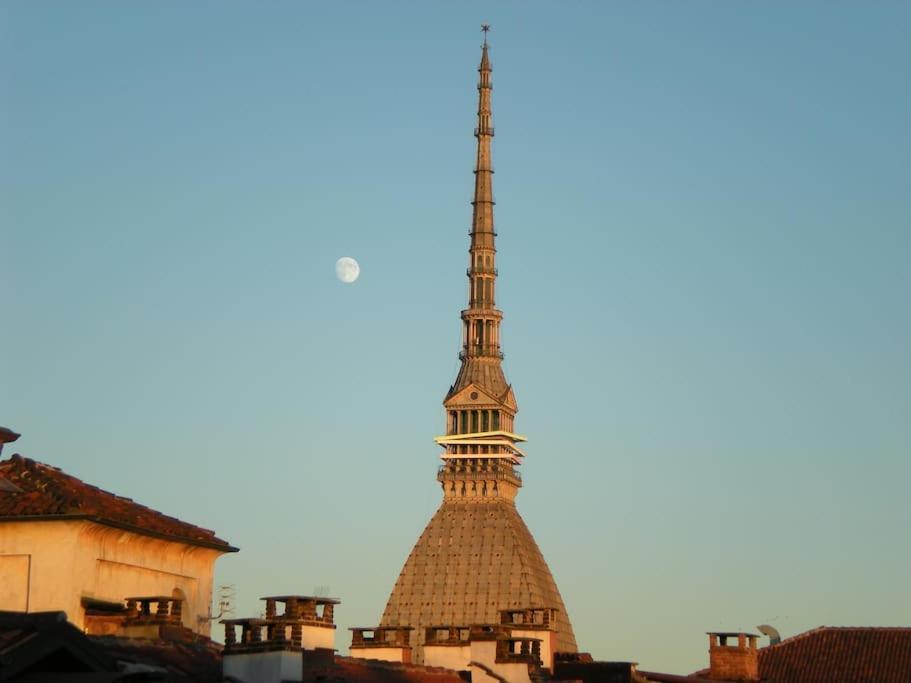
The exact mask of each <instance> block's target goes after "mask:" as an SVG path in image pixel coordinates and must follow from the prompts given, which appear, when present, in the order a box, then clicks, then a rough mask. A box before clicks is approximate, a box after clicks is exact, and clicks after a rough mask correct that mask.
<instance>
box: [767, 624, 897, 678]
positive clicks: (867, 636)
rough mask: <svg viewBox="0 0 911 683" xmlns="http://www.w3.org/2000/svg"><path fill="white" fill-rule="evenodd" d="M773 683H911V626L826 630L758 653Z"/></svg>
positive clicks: (800, 636)
mask: <svg viewBox="0 0 911 683" xmlns="http://www.w3.org/2000/svg"><path fill="white" fill-rule="evenodd" d="M759 677H760V678H761V679H762V680H763V681H768V683H798V681H799V682H800V683H832V681H837V682H838V683H862V682H863V683H866V682H871V683H872V682H874V681H875V683H908V681H909V680H911V628H886V627H867V628H855V627H832V626H821V627H819V628H817V629H813V630H812V631H807V632H806V633H801V634H800V635H798V636H794V637H793V638H788V639H787V640H783V641H781V642H780V643H778V644H777V645H771V646H769V647H766V648H762V649H761V650H759Z"/></svg>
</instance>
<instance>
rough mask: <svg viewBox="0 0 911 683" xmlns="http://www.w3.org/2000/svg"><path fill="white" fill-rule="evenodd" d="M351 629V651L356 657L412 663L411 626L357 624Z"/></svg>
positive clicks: (352, 655) (351, 654)
mask: <svg viewBox="0 0 911 683" xmlns="http://www.w3.org/2000/svg"><path fill="white" fill-rule="evenodd" d="M349 630H350V631H351V648H350V650H349V653H350V655H349V656H351V657H353V658H355V659H379V660H382V661H385V662H399V663H400V664H411V645H410V638H411V632H412V631H413V630H414V629H413V628H412V627H411V626H373V627H369V628H364V627H360V626H357V627H355V628H351V629H349Z"/></svg>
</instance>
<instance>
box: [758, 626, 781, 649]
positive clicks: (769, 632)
mask: <svg viewBox="0 0 911 683" xmlns="http://www.w3.org/2000/svg"><path fill="white" fill-rule="evenodd" d="M756 630H758V631H759V632H760V633H761V634H762V635H764V636H768V637H769V645H778V643H780V642H781V634H780V633H779V632H778V629H777V628H775V627H774V626H769V625H768V624H763V625H762V626H757V627H756Z"/></svg>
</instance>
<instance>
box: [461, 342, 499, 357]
mask: <svg viewBox="0 0 911 683" xmlns="http://www.w3.org/2000/svg"><path fill="white" fill-rule="evenodd" d="M477 356H493V357H495V358H499V359H500V360H503V352H502V351H500V347H499V346H497V345H496V344H468V345H467V346H465V347H464V348H463V349H462V350H461V351H459V360H465V359H466V358H474V357H477Z"/></svg>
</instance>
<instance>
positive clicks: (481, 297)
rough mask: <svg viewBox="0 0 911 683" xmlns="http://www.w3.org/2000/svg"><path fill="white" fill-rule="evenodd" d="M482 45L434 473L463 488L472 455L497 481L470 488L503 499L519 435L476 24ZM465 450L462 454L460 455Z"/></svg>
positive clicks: (449, 488)
mask: <svg viewBox="0 0 911 683" xmlns="http://www.w3.org/2000/svg"><path fill="white" fill-rule="evenodd" d="M482 30H483V31H484V44H483V45H482V46H481V64H480V65H479V66H478V74H479V78H478V120H477V126H476V127H475V131H474V134H475V137H476V138H477V140H478V149H477V156H476V159H475V167H474V175H475V182H474V199H473V200H472V202H471V204H472V207H473V210H472V219H471V233H470V235H471V245H470V247H469V249H468V254H469V258H468V271H467V275H468V308H466V309H465V310H463V311H462V351H461V353H459V358H461V360H462V367H461V368H460V369H459V375H458V377H456V381H455V382H454V383H453V385H452V386H451V387H450V388H449V393H447V395H446V399H445V400H444V401H443V405H444V406H445V407H446V411H447V416H448V419H447V423H446V424H447V428H446V434H445V435H444V436H441V437H437V440H436V441H437V443H439V444H440V445H441V446H443V448H444V449H445V450H444V452H443V455H442V458H443V460H444V463H445V464H444V466H443V469H442V470H441V471H440V472H439V475H438V479H439V480H440V482H441V483H443V490H444V493H445V494H446V495H447V496H450V495H460V494H461V495H464V494H463V493H462V492H463V491H466V490H467V489H466V487H465V486H464V480H465V477H464V476H463V474H464V472H466V471H470V470H473V469H474V467H475V465H476V464H477V462H479V461H478V458H479V457H480V458H481V459H483V460H486V461H487V462H488V465H487V466H488V467H489V468H490V469H489V471H493V472H495V473H496V474H497V475H498V476H499V477H500V481H498V483H497V484H495V485H492V486H490V487H489V488H488V487H486V486H485V487H484V488H483V490H481V491H478V495H480V496H482V497H483V496H486V495H491V496H494V497H500V498H506V499H509V500H511V499H512V498H513V497H515V494H516V492H517V489H518V488H519V486H521V479H520V477H519V474H518V472H517V471H516V470H515V469H514V466H515V465H518V464H520V462H521V458H522V457H523V455H524V454H523V453H522V451H521V450H520V449H519V448H518V446H517V445H516V444H517V442H519V441H524V440H525V439H524V438H523V437H521V436H519V435H518V434H514V433H513V432H512V430H513V422H514V418H515V415H516V412H518V407H517V405H516V400H515V396H514V395H513V391H512V387H511V386H510V385H509V384H508V383H507V381H506V376H505V375H504V374H503V367H502V360H503V354H502V352H501V351H500V322H501V321H502V320H503V313H502V312H501V311H500V310H499V309H497V308H496V305H495V299H494V289H495V285H496V280H497V268H496V254H497V250H496V246H495V243H494V240H495V238H496V232H495V231H494V226H493V206H494V201H493V164H492V162H491V150H490V147H491V141H492V140H493V115H492V113H491V106H490V95H491V91H492V90H493V85H492V84H491V78H490V75H491V73H492V71H493V69H492V68H491V66H490V55H489V54H488V52H489V47H488V45H487V32H488V31H489V30H490V27H489V26H488V25H486V24H484V25H483V26H482ZM466 456H467V457H466Z"/></svg>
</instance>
